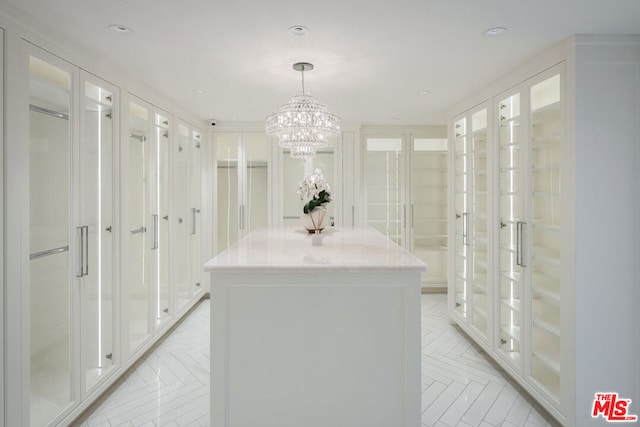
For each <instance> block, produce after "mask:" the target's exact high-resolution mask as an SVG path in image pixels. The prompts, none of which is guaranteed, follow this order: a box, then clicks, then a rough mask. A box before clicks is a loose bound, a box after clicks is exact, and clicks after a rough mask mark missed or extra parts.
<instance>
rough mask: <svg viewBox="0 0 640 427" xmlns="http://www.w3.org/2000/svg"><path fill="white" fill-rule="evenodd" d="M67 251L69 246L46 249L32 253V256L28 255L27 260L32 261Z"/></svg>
mask: <svg viewBox="0 0 640 427" xmlns="http://www.w3.org/2000/svg"><path fill="white" fill-rule="evenodd" d="M68 250H69V246H61V247H59V248H54V249H48V250H46V251H40V252H34V253H32V254H29V259H30V260H32V259H38V258H44V257H47V256H50V255H55V254H60V253H62V252H67V251H68Z"/></svg>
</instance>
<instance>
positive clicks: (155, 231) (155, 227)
mask: <svg viewBox="0 0 640 427" xmlns="http://www.w3.org/2000/svg"><path fill="white" fill-rule="evenodd" d="M151 218H153V242H152V243H151V249H158V214H153V215H151Z"/></svg>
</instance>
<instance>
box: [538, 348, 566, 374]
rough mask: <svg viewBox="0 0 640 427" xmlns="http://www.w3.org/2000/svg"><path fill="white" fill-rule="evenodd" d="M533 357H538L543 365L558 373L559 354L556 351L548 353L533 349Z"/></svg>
mask: <svg viewBox="0 0 640 427" xmlns="http://www.w3.org/2000/svg"><path fill="white" fill-rule="evenodd" d="M533 357H534V358H535V359H538V360H539V361H540V363H542V364H543V365H544V366H545V367H547V368H548V369H549V370H550V371H551V372H553V373H554V374H556V375H558V376H559V375H560V362H559V360H560V355H559V354H557V353H549V352H542V351H536V350H535V349H534V350H533Z"/></svg>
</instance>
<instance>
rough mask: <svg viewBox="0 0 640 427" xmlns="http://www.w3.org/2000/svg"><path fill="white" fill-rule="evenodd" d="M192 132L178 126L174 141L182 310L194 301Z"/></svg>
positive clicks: (177, 291) (176, 276)
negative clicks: (191, 194)
mask: <svg viewBox="0 0 640 427" xmlns="http://www.w3.org/2000/svg"><path fill="white" fill-rule="evenodd" d="M190 147H191V131H190V129H189V127H188V126H186V125H185V124H183V123H179V124H178V132H177V135H176V138H174V140H173V150H172V151H173V167H172V178H171V179H172V182H173V191H172V193H171V194H172V198H171V200H172V205H173V206H172V208H173V211H172V213H171V221H170V223H171V226H172V228H173V232H172V233H173V241H172V247H173V256H172V257H171V261H172V264H171V266H172V273H173V286H174V296H175V303H176V309H177V310H180V309H181V308H182V307H183V306H185V305H186V304H187V303H188V302H189V300H190V299H191V285H190V283H189V282H190V277H189V267H190V266H189V246H190V234H191V226H192V225H191V219H190V214H191V212H190V209H189V172H190V171H189V155H190Z"/></svg>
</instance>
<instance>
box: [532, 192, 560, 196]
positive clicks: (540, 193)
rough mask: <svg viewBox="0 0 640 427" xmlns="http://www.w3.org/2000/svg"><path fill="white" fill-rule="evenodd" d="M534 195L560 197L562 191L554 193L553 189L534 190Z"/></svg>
mask: <svg viewBox="0 0 640 427" xmlns="http://www.w3.org/2000/svg"><path fill="white" fill-rule="evenodd" d="M533 197H539V198H559V197H560V193H554V192H551V191H534V192H533Z"/></svg>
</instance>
